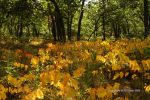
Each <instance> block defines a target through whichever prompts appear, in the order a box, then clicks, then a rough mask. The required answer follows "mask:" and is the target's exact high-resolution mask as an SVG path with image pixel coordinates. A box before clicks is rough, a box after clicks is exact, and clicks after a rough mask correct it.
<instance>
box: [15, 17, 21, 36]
mask: <svg viewBox="0 0 150 100" xmlns="http://www.w3.org/2000/svg"><path fill="white" fill-rule="evenodd" d="M16 35H17V37H21V36H22V35H23V22H22V16H20V17H19V19H18V26H17V32H16Z"/></svg>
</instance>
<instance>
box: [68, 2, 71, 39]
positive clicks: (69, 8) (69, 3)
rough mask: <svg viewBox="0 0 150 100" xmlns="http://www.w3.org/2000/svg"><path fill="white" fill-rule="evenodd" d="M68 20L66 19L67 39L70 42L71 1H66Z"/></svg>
mask: <svg viewBox="0 0 150 100" xmlns="http://www.w3.org/2000/svg"><path fill="white" fill-rule="evenodd" d="M67 5H68V12H67V13H68V18H67V35H68V39H69V40H70V41H71V24H72V23H71V17H72V16H71V0H68V3H67Z"/></svg>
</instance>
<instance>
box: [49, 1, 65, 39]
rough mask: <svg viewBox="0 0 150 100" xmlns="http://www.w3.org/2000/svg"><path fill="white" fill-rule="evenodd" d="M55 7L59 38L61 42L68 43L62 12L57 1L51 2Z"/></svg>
mask: <svg viewBox="0 0 150 100" xmlns="http://www.w3.org/2000/svg"><path fill="white" fill-rule="evenodd" d="M50 1H51V2H52V3H53V4H54V6H55V12H56V14H55V22H56V26H57V38H58V40H59V41H63V42H65V41H66V35H65V28H64V21H63V16H62V14H61V11H60V9H59V7H58V5H57V3H56V1H55V0H50Z"/></svg>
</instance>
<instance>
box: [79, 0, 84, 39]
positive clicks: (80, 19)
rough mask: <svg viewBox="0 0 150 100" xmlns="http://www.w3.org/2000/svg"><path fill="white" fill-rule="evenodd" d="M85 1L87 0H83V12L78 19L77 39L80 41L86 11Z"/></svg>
mask: <svg viewBox="0 0 150 100" xmlns="http://www.w3.org/2000/svg"><path fill="white" fill-rule="evenodd" d="M84 3H85V0H82V5H81V13H80V17H79V21H78V33H77V40H78V41H79V40H80V33H81V22H82V19H83V13H84V9H83V7H84Z"/></svg>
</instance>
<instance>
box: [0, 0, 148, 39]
mask: <svg viewBox="0 0 150 100" xmlns="http://www.w3.org/2000/svg"><path fill="white" fill-rule="evenodd" d="M148 4H149V0H90V1H89V0H1V1H0V33H1V35H9V36H16V37H23V38H28V37H39V36H40V37H43V38H50V39H52V38H53V40H54V41H66V40H72V39H74V38H75V39H77V40H80V39H82V38H86V39H87V40H89V39H91V38H92V37H94V38H96V37H101V38H103V39H104V40H105V38H110V37H112V36H113V37H114V38H120V37H129V38H132V37H142V36H145V37H146V36H147V35H148V33H149V29H150V24H149V23H150V15H149V13H150V10H149V9H150V7H149V5H148Z"/></svg>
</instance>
